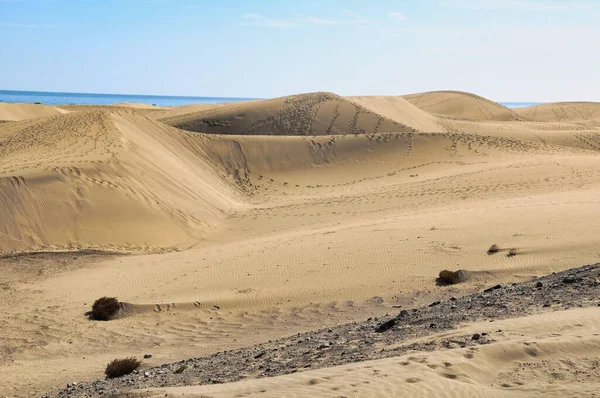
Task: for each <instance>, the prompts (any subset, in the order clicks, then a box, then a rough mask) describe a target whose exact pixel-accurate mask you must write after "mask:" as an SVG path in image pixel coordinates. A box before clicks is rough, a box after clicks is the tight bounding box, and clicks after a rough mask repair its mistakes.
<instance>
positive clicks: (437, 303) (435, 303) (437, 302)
mask: <svg viewBox="0 0 600 398" xmlns="http://www.w3.org/2000/svg"><path fill="white" fill-rule="evenodd" d="M440 304H441V301H434V302H433V303H431V304H429V306H430V307H435V306H436V305H440Z"/></svg>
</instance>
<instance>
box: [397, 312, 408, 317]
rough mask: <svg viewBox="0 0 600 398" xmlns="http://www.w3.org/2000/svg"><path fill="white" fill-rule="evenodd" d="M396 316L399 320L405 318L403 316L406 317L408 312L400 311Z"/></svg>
mask: <svg viewBox="0 0 600 398" xmlns="http://www.w3.org/2000/svg"><path fill="white" fill-rule="evenodd" d="M398 316H399V317H400V318H403V317H405V316H408V311H406V310H402V311H400V314H399V315H398Z"/></svg>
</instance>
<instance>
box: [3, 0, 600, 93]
mask: <svg viewBox="0 0 600 398" xmlns="http://www.w3.org/2000/svg"><path fill="white" fill-rule="evenodd" d="M0 89H5V90H33V91H62V92H88V93H89V92H94V93H121V94H156V95H190V96H222V97H252V98H267V97H276V96H283V95H289V94H296V93H301V92H313V91H331V92H334V93H337V94H340V95H402V94H408V93H415V92H423V91H431V90H461V91H468V92H473V93H476V94H479V95H483V96H485V97H487V98H490V99H493V100H495V101H540V102H548V101H574V100H581V101H584V100H585V101H600V0H418V1H417V0H369V1H367V0H360V1H359V0H301V1H300V0H298V1H292V0H289V1H282V0H253V1H250V0H221V1H216V0H215V1H209V0H0Z"/></svg>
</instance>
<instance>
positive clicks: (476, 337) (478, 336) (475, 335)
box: [471, 333, 481, 340]
mask: <svg viewBox="0 0 600 398" xmlns="http://www.w3.org/2000/svg"><path fill="white" fill-rule="evenodd" d="M480 338H481V335H480V334H479V333H475V334H474V335H473V336H471V340H479V339H480Z"/></svg>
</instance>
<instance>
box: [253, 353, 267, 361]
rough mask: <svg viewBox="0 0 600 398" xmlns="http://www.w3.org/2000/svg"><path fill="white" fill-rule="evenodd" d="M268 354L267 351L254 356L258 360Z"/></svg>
mask: <svg viewBox="0 0 600 398" xmlns="http://www.w3.org/2000/svg"><path fill="white" fill-rule="evenodd" d="M266 353H267V352H266V351H261V352H259V353H258V354H256V355H255V356H254V359H258V358H260V357H262V356H264V355H265V354H266Z"/></svg>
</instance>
